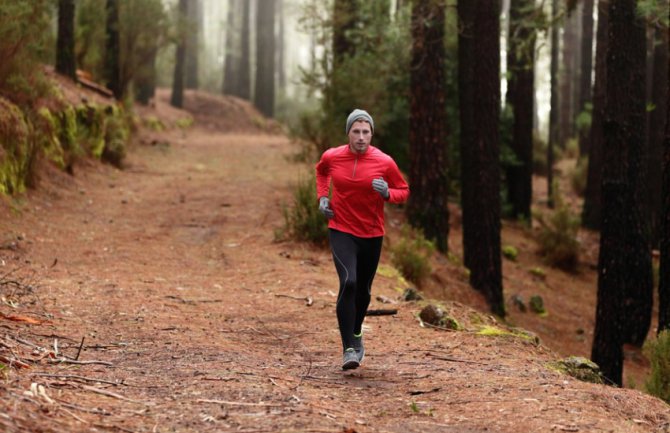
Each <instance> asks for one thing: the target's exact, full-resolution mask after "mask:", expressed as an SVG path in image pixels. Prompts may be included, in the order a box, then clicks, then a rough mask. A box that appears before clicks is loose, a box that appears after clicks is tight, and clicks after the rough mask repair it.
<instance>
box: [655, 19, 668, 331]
mask: <svg viewBox="0 0 670 433" xmlns="http://www.w3.org/2000/svg"><path fill="white" fill-rule="evenodd" d="M669 15H670V12H669ZM668 19H669V20H670V16H669V17H668ZM666 38H667V40H670V28H668V30H667V33H666ZM667 80H668V81H667V82H668V83H670V64H668V66H667ZM666 104H667V105H666V107H665V140H664V142H663V212H662V214H661V216H662V218H661V224H660V225H661V242H660V252H661V260H660V269H659V284H658V333H659V334H660V333H661V332H662V331H665V330H668V329H670V98H666Z"/></svg>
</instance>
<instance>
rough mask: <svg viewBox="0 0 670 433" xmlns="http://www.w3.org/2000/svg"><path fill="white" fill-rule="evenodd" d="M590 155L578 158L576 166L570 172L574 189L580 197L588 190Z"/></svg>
mask: <svg viewBox="0 0 670 433" xmlns="http://www.w3.org/2000/svg"><path fill="white" fill-rule="evenodd" d="M588 166H589V160H588V157H581V158H579V159H578V160H577V164H576V165H575V168H573V169H572V171H571V172H570V183H571V184H572V190H573V191H574V192H575V193H576V194H577V195H578V196H580V197H584V192H585V191H586V180H587V176H588Z"/></svg>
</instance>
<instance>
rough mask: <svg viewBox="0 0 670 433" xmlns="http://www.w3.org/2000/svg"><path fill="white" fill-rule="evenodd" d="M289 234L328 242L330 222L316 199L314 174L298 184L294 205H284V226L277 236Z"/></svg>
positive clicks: (299, 238) (303, 239)
mask: <svg viewBox="0 0 670 433" xmlns="http://www.w3.org/2000/svg"><path fill="white" fill-rule="evenodd" d="M283 235H288V236H290V237H292V238H294V239H296V240H299V241H307V242H311V243H314V244H316V245H322V246H323V245H325V244H326V243H327V242H328V223H327V220H326V218H325V217H324V216H323V214H321V212H319V206H318V203H317V201H316V179H315V177H314V176H313V175H312V176H310V177H308V178H307V179H305V180H302V181H300V182H299V183H298V185H296V188H295V190H294V191H293V206H292V207H291V208H290V209H289V208H288V207H284V228H283V230H281V231H280V233H277V237H279V238H281V237H283Z"/></svg>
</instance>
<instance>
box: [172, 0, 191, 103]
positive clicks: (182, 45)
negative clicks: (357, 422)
mask: <svg viewBox="0 0 670 433" xmlns="http://www.w3.org/2000/svg"><path fill="white" fill-rule="evenodd" d="M188 3H189V1H188V0H179V13H180V15H181V17H182V21H184V20H185V19H186V17H187V14H188ZM185 63H186V31H185V29H184V28H183V26H182V28H180V29H179V36H178V42H177V51H176V54H175V64H174V75H173V80H172V97H171V98H170V104H172V106H174V107H177V108H183V106H184V69H185Z"/></svg>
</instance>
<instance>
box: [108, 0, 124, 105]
mask: <svg viewBox="0 0 670 433" xmlns="http://www.w3.org/2000/svg"><path fill="white" fill-rule="evenodd" d="M106 9H107V22H106V32H107V41H106V51H105V75H106V77H107V87H108V88H109V90H111V91H112V93H113V94H114V97H115V98H116V99H121V98H122V97H123V95H122V89H121V65H120V57H121V53H120V51H121V42H120V40H121V39H120V36H119V2H118V0H107V7H106Z"/></svg>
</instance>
